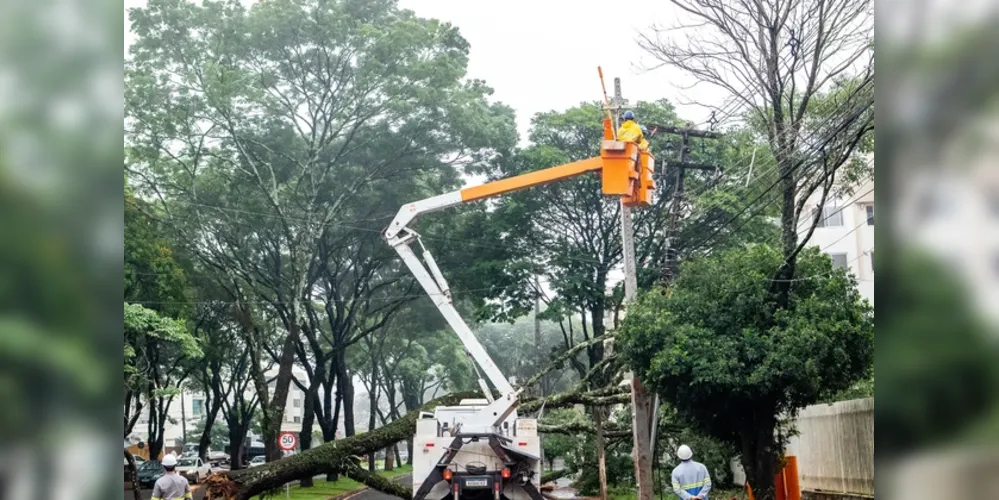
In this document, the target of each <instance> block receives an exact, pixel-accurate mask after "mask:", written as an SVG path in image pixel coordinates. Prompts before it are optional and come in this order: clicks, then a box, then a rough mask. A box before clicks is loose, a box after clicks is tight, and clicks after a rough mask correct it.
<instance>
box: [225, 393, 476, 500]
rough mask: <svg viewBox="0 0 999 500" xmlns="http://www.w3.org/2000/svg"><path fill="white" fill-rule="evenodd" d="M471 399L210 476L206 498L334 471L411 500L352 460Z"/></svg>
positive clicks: (447, 399)
mask: <svg viewBox="0 0 999 500" xmlns="http://www.w3.org/2000/svg"><path fill="white" fill-rule="evenodd" d="M471 397H476V395H475V394H470V393H458V394H448V395H446V396H442V397H439V398H437V399H435V400H433V401H431V402H429V403H427V404H426V405H424V406H423V407H422V408H420V409H419V410H417V411H412V412H409V413H407V414H406V415H405V416H403V417H402V418H400V419H398V420H395V421H393V422H392V423H389V424H387V425H384V426H382V427H379V428H377V429H375V430H373V431H369V432H365V433H363V434H357V435H355V436H351V437H348V438H344V439H339V440H336V441H330V442H328V443H325V444H323V445H322V446H318V447H316V448H312V449H310V450H305V451H303V452H301V453H298V454H296V455H292V456H290V457H287V458H282V459H280V460H275V461H273V462H269V463H267V464H264V465H261V466H260V467H254V468H252V469H243V470H238V471H228V472H222V473H217V474H213V475H212V476H211V477H210V478H209V479H208V481H206V486H207V490H208V495H209V496H208V498H210V499H212V500H249V499H250V498H252V497H254V496H256V495H259V494H261V493H266V492H269V491H272V490H276V489H277V488H279V487H281V486H282V485H284V484H285V483H288V482H291V481H296V480H299V479H302V478H303V477H312V476H317V475H320V474H326V473H328V472H334V471H336V472H343V473H345V474H347V475H348V476H349V477H351V478H352V479H355V480H358V481H361V482H363V483H364V484H366V485H368V486H370V487H372V488H375V489H377V490H379V491H384V492H385V493H389V494H391V495H396V496H400V497H403V498H410V497H412V492H411V491H410V489H409V488H405V487H403V486H400V485H398V484H395V483H392V482H390V481H388V480H386V479H384V478H382V477H380V476H376V475H373V474H370V473H368V472H367V471H364V470H362V469H361V468H360V467H359V466H357V462H355V460H356V459H355V457H358V456H362V455H365V454H367V453H369V452H371V451H373V450H379V449H382V448H386V447H388V446H389V445H391V444H394V443H398V442H400V441H405V440H406V439H409V438H410V437H411V436H412V435H413V432H415V430H416V418H417V416H419V414H420V412H423V411H432V410H433V409H434V408H435V407H437V406H447V405H454V404H457V403H458V402H459V401H461V400H462V399H465V398H471Z"/></svg>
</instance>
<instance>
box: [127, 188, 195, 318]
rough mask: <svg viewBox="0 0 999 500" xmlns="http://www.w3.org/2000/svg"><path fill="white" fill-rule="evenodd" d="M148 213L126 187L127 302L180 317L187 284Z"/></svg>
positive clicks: (167, 245) (168, 246)
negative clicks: (144, 305)
mask: <svg viewBox="0 0 999 500" xmlns="http://www.w3.org/2000/svg"><path fill="white" fill-rule="evenodd" d="M148 209H150V207H148V206H145V204H144V203H142V201H140V200H138V199H136V198H135V196H134V195H133V194H132V192H131V189H129V188H128V186H126V187H125V301H126V302H136V303H139V304H146V305H147V306H148V307H149V308H150V309H154V310H156V311H162V312H164V313H166V314H169V315H171V316H175V317H176V316H178V315H179V314H182V313H183V312H184V311H185V309H186V306H185V301H186V299H187V291H186V288H187V280H186V277H185V275H184V271H183V269H182V268H181V267H180V265H178V264H177V262H176V261H175V259H174V253H173V250H172V249H171V248H170V245H169V244H168V242H167V241H166V239H165V238H164V237H163V236H162V234H161V231H160V230H159V228H157V227H156V224H155V222H154V221H153V220H152V219H151V218H150V217H149V216H148V215H147V214H145V213H144V212H143V210H148Z"/></svg>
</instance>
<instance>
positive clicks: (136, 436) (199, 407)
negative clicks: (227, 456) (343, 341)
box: [127, 367, 307, 451]
mask: <svg viewBox="0 0 999 500" xmlns="http://www.w3.org/2000/svg"><path fill="white" fill-rule="evenodd" d="M293 373H294V374H295V376H296V377H298V378H299V380H307V378H306V374H305V371H304V370H302V369H301V368H297V367H296V368H295V369H294V370H293ZM266 376H267V377H268V378H273V377H275V376H277V369H274V370H273V371H270V372H268V373H267V374H266ZM270 391H271V392H273V391H274V382H273V381H272V382H271V383H270ZM252 393H253V389H252V388H248V389H247V397H249V396H250V395H252ZM206 405H207V401H206V398H205V394H204V393H203V392H200V391H196V390H191V389H190V388H181V390H180V393H179V394H177V395H176V396H174V398H173V401H172V402H171V404H170V409H169V411H168V412H167V424H166V427H165V429H164V431H163V447H164V449H166V450H171V451H173V450H178V449H180V448H181V447H182V446H183V444H184V431H185V430H186V431H187V432H188V442H194V441H196V440H197V438H198V437H199V436H193V435H192V434H191V431H192V429H194V428H195V426H196V425H198V423H199V422H201V421H202V420H203V419H205V418H206V416H207V413H208V408H207V406H206ZM304 407H305V393H303V392H302V391H301V390H300V389H299V388H298V387H296V386H295V384H294V383H292V384H291V387H290V388H289V390H288V399H287V402H286V404H285V410H284V416H283V418H282V420H281V430H282V431H292V432H298V431H300V430H301V429H302V417H303V416H304ZM218 419H220V420H221V419H222V414H221V412H220V413H219V415H218ZM148 424H149V411H148V410H144V411H143V412H142V415H140V416H139V420H138V421H137V422H136V424H135V428H134V429H133V431H132V434H131V435H130V436H129V437H128V439H127V441H129V442H131V443H137V442H139V441H143V442H145V441H147V440H148V439H149V432H148V431H149V428H148Z"/></svg>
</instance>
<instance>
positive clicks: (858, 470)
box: [786, 398, 874, 495]
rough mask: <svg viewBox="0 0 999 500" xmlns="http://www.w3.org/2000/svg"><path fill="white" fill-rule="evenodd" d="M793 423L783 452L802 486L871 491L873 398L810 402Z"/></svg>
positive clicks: (842, 490)
mask: <svg viewBox="0 0 999 500" xmlns="http://www.w3.org/2000/svg"><path fill="white" fill-rule="evenodd" d="M796 427H797V429H798V435H797V436H795V437H793V438H791V440H790V442H789V443H788V447H787V452H786V453H787V454H788V455H794V456H797V457H798V471H799V474H800V476H801V489H802V490H825V491H834V492H841V493H860V494H864V495H873V494H874V398H868V399H855V400H851V401H840V402H837V403H833V404H828V405H814V406H809V407H808V408H805V409H804V410H802V411H801V413H800V414H799V415H798V419H797V421H796Z"/></svg>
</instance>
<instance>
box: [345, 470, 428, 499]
mask: <svg viewBox="0 0 999 500" xmlns="http://www.w3.org/2000/svg"><path fill="white" fill-rule="evenodd" d="M394 481H395V482H397V483H402V484H410V483H412V482H413V475H412V474H406V475H404V476H399V477H397V478H395V479H394ZM350 500H399V497H394V496H392V495H386V494H385V493H382V492H380V491H378V490H373V489H371V488H368V489H366V490H363V491H361V492H360V493H358V494H356V495H354V496H352V497H350Z"/></svg>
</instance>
